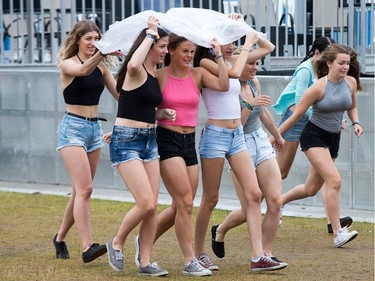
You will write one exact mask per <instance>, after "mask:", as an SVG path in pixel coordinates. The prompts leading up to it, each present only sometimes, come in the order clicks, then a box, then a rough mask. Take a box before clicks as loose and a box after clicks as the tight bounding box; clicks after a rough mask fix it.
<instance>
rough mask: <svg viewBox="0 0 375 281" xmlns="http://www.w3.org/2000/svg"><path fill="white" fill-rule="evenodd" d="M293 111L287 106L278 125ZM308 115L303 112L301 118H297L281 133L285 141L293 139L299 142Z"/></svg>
mask: <svg viewBox="0 0 375 281" xmlns="http://www.w3.org/2000/svg"><path fill="white" fill-rule="evenodd" d="M292 114H293V111H291V110H290V109H289V108H288V109H287V111H286V112H285V113H284V114H283V117H282V118H281V120H280V123H279V127H280V126H281V124H283V123H284V122H285V121H286V120H287V119H288V118H289V117H290V116H292ZM308 120H309V117H308V116H307V115H306V114H305V115H304V116H303V117H302V118H301V119H299V120H298V122H297V123H295V124H294V125H293V126H292V127H291V128H290V129H289V130H288V131H286V132H285V133H284V134H283V138H284V140H286V141H295V142H299V140H300V138H301V134H302V131H303V129H304V128H305V126H306V124H307V121H308Z"/></svg>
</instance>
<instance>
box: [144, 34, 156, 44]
mask: <svg viewBox="0 0 375 281" xmlns="http://www.w3.org/2000/svg"><path fill="white" fill-rule="evenodd" d="M145 38H150V39H152V40H153V43H155V41H156V36H154V35H151V34H146V37H145Z"/></svg>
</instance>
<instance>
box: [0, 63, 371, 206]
mask: <svg viewBox="0 0 375 281" xmlns="http://www.w3.org/2000/svg"><path fill="white" fill-rule="evenodd" d="M259 79H260V82H261V85H262V90H263V93H264V94H267V95H270V96H271V98H272V100H273V101H276V99H277V97H278V95H279V94H280V92H281V91H282V89H283V88H284V87H285V85H286V84H287V82H288V81H289V79H290V77H280V76H259ZM362 83H363V86H364V90H363V91H362V92H360V93H359V94H358V109H359V116H360V120H361V123H362V125H363V128H364V130H365V134H364V136H362V137H361V138H359V139H357V138H355V136H354V134H353V132H352V128H351V127H350V128H349V130H347V131H343V132H342V138H341V147H340V153H339V158H338V159H337V162H336V163H337V167H338V168H339V170H340V173H341V175H342V179H343V185H342V193H341V206H342V207H345V208H354V209H365V210H374V108H375V104H374V79H370V78H363V79H362ZM64 111H65V107H64V100H63V96H62V93H61V90H60V85H59V74H58V71H57V69H56V68H52V67H50V68H48V67H42V66H40V67H30V68H25V67H23V68H20V67H7V68H0V181H16V182H35V183H49V184H64V185H65V184H70V178H69V177H68V175H67V172H66V169H65V167H64V164H63V162H62V160H61V157H60V155H59V153H58V152H56V130H57V127H58V125H59V123H60V121H61V118H62V116H63V113H64ZM116 111H117V105H116V102H115V101H114V100H113V98H112V97H111V96H110V94H109V93H108V92H107V91H105V92H104V93H103V95H102V98H101V103H100V112H101V114H102V115H103V116H104V117H105V118H107V119H108V122H103V123H102V124H103V129H104V131H105V132H106V131H110V130H111V128H112V125H113V121H114V118H115V115H116ZM270 111H271V112H272V113H273V111H272V109H271V110H270ZM278 119H279V117H276V116H275V120H276V122H277V120H278ZM205 120H206V114H205V109H204V106H203V103H202V106H201V109H200V115H199V128H198V129H197V144H198V142H199V135H200V130H201V128H202V126H203V125H204V123H205ZM227 168H228V164H227V163H226V165H225V168H224V172H223V179H222V186H221V196H222V197H227V198H235V197H236V195H235V192H234V188H233V186H232V183H231V180H230V176H229V173H228V172H227V171H228V169H227ZM308 169H309V163H308V161H307V159H306V157H305V155H304V154H303V153H301V152H300V151H299V152H298V153H297V157H296V161H295V163H294V165H293V167H292V170H291V173H290V175H289V177H288V178H287V179H286V180H285V181H284V184H283V191H286V190H289V189H291V188H292V187H294V185H296V184H299V183H302V182H304V180H305V178H306V175H307V173H308ZM94 184H95V186H100V187H104V188H106V187H107V188H118V189H122V188H125V187H124V184H123V182H122V180H121V178H120V177H119V175H118V173H117V171H116V170H115V169H113V168H112V167H111V166H110V162H109V149H108V145H105V146H104V148H103V149H102V158H101V162H100V164H99V168H98V171H97V176H96V178H95V183H94ZM161 192H166V191H165V188H164V186H161ZM198 192H199V193H200V192H201V187H199V190H198ZM295 203H297V204H305V205H318V206H322V203H321V197H320V196H315V197H313V198H308V199H304V200H301V201H296V202H295Z"/></svg>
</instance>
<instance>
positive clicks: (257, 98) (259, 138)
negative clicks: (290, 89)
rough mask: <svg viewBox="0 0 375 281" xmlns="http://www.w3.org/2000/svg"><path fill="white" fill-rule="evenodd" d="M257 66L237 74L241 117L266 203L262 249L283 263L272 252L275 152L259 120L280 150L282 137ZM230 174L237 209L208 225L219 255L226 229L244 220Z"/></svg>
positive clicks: (276, 207) (276, 208) (277, 195)
mask: <svg viewBox="0 0 375 281" xmlns="http://www.w3.org/2000/svg"><path fill="white" fill-rule="evenodd" d="M257 70H258V61H253V62H250V63H248V64H246V65H245V67H244V70H243V72H242V74H241V76H240V78H239V79H240V83H241V95H240V103H241V120H242V124H243V128H244V129H243V130H244V134H245V140H246V146H247V150H248V152H249V154H250V156H251V158H252V161H253V164H254V168H255V173H256V176H257V180H258V183H259V187H260V190H261V191H262V195H263V197H264V198H265V200H266V204H267V211H266V213H265V215H264V219H263V223H262V235H263V251H264V253H265V254H266V255H267V256H269V257H271V259H273V260H275V261H277V262H280V263H283V264H286V263H284V262H281V261H279V260H278V259H277V258H276V257H275V256H274V255H273V252H272V246H273V242H274V239H275V237H276V233H277V230H278V228H279V213H280V209H281V183H282V180H281V174H280V169H279V166H278V165H277V161H276V153H275V151H274V149H273V148H272V146H271V143H270V142H269V140H268V136H267V134H266V133H265V132H264V130H263V128H262V123H263V125H264V126H265V128H266V129H267V130H268V131H269V132H270V133H271V134H272V135H273V136H274V138H275V150H278V151H279V150H282V149H283V146H284V142H285V141H284V139H283V138H282V137H281V135H280V133H279V131H278V130H277V127H276V125H275V123H274V121H273V119H272V116H271V114H270V112H269V111H268V110H267V108H266V106H267V105H270V104H271V99H270V97H269V96H265V95H262V93H261V89H260V84H259V80H258V79H257V78H256V73H257ZM231 175H232V180H233V183H234V186H235V189H236V193H237V195H238V198H239V199H240V204H241V209H238V210H234V211H232V212H230V213H229V215H228V216H227V217H226V218H225V220H224V221H223V222H222V223H220V224H217V225H214V226H212V228H211V238H212V240H211V245H212V250H213V252H214V253H215V255H216V256H217V257H219V258H223V257H224V256H225V248H224V238H225V235H226V233H227V232H228V231H229V230H230V229H232V228H234V227H237V226H239V225H241V224H243V223H245V222H246V202H245V199H244V196H243V193H242V190H241V186H240V183H239V181H238V179H237V177H236V175H235V174H234V173H233V171H231Z"/></svg>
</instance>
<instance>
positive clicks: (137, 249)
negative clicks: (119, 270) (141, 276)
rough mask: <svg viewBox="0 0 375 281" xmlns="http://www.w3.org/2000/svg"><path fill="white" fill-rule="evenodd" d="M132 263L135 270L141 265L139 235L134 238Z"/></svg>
mask: <svg viewBox="0 0 375 281" xmlns="http://www.w3.org/2000/svg"><path fill="white" fill-rule="evenodd" d="M134 262H135V266H136V267H137V268H139V267H140V265H141V243H140V241H139V235H137V236H136V237H135V255H134Z"/></svg>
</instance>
